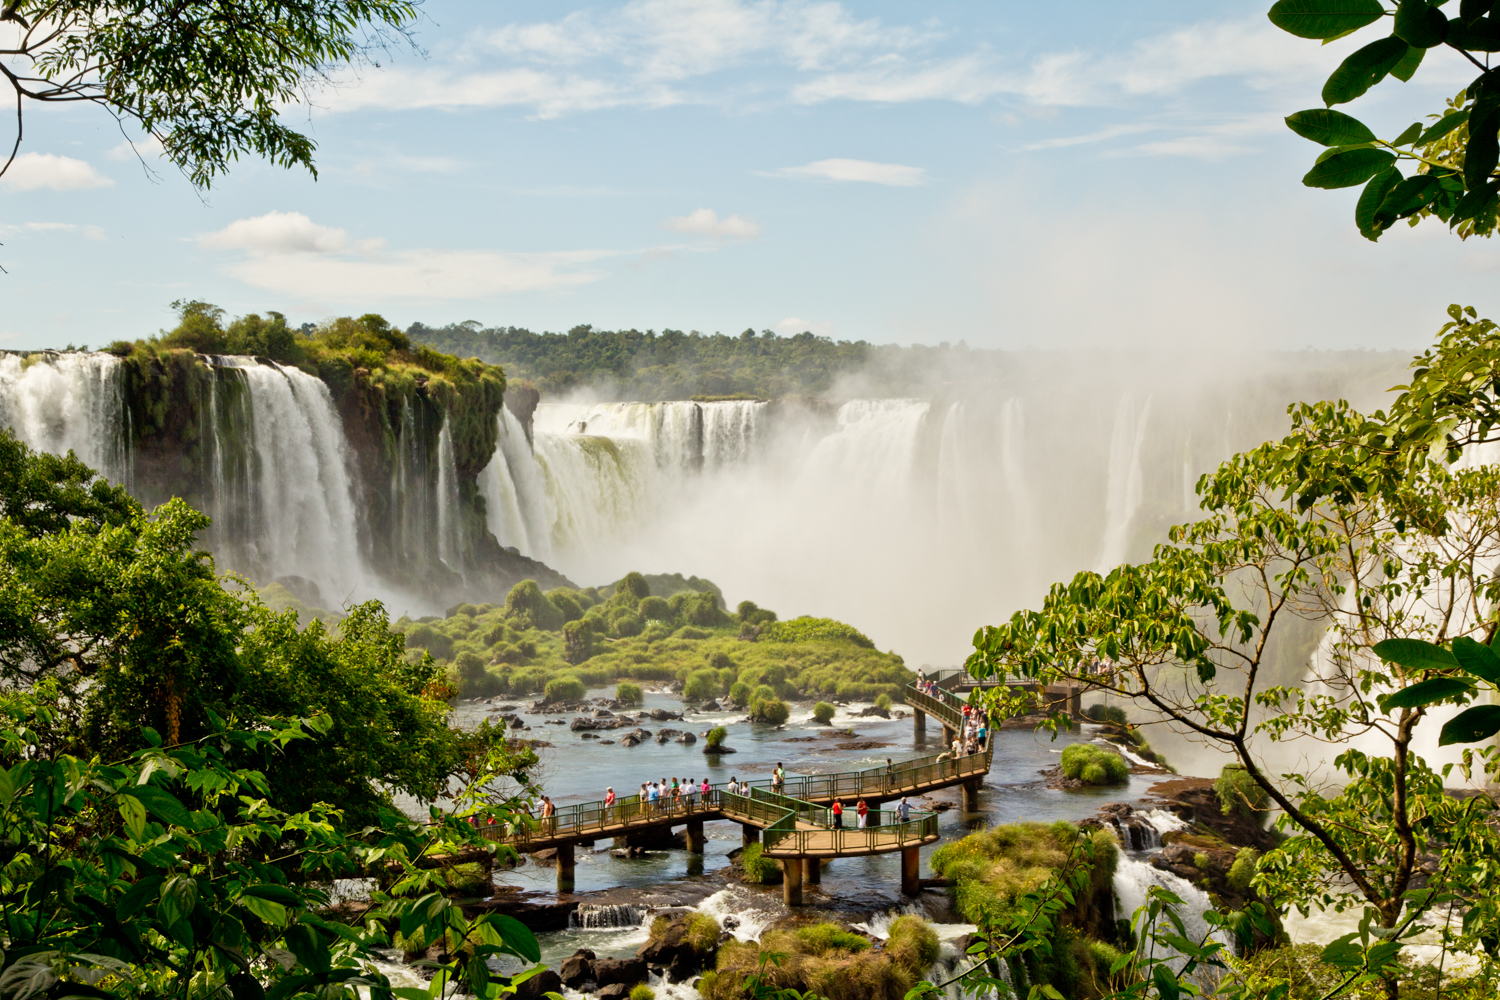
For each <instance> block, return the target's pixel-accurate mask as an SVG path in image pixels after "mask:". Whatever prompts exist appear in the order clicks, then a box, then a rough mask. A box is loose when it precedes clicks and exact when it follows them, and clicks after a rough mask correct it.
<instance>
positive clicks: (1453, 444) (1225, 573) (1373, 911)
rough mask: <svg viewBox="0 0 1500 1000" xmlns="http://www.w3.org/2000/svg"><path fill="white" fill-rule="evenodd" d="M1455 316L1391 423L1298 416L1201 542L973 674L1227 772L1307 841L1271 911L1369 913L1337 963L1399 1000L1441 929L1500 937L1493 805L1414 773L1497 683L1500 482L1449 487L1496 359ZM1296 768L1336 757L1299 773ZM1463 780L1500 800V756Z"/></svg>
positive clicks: (997, 644) (1224, 494) (1267, 879)
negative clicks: (1453, 926) (1105, 709)
mask: <svg viewBox="0 0 1500 1000" xmlns="http://www.w3.org/2000/svg"><path fill="white" fill-rule="evenodd" d="M1453 315H1454V317H1455V318H1454V319H1453V321H1452V322H1450V323H1449V324H1448V326H1447V327H1445V328H1444V330H1443V334H1442V338H1441V340H1440V341H1439V343H1438V345H1437V347H1436V348H1434V350H1432V351H1429V352H1427V353H1426V354H1424V355H1423V356H1422V357H1420V358H1418V359H1416V361H1415V363H1414V365H1413V368H1414V377H1413V382H1412V385H1411V386H1410V387H1409V388H1407V389H1406V391H1404V392H1403V393H1401V395H1400V396H1398V397H1397V399H1396V401H1395V403H1394V404H1393V406H1392V407H1391V411H1390V413H1389V414H1387V413H1380V412H1377V413H1376V414H1373V415H1371V416H1368V417H1366V416H1364V415H1361V414H1358V413H1356V412H1355V411H1353V410H1352V409H1350V408H1349V407H1348V406H1347V405H1346V404H1342V403H1339V404H1333V403H1320V404H1315V405H1304V406H1300V407H1296V408H1294V418H1295V428H1294V431H1293V433H1292V434H1291V435H1289V436H1288V437H1286V438H1284V439H1282V440H1280V441H1274V442H1268V443H1267V444H1265V445H1262V446H1261V447H1259V448H1257V449H1255V450H1253V451H1250V452H1247V453H1244V454H1241V455H1236V456H1234V457H1232V458H1231V459H1229V460H1228V461H1226V462H1225V463H1224V464H1223V465H1221V466H1220V467H1219V469H1218V470H1217V471H1215V472H1214V473H1211V474H1210V475H1207V476H1205V477H1204V478H1203V479H1202V480H1201V481H1200V483H1199V486H1198V491H1199V495H1200V496H1201V498H1202V508H1203V511H1204V516H1203V518H1202V519H1200V520H1198V521H1195V522H1193V523H1190V524H1186V525H1181V526H1178V527H1175V528H1173V529H1172V530H1171V532H1170V535H1169V540H1168V542H1166V543H1164V544H1162V545H1159V546H1157V547H1156V549H1155V551H1154V553H1153V555H1152V558H1151V559H1150V560H1149V561H1147V562H1145V563H1142V564H1140V565H1126V566H1120V567H1118V568H1116V569H1114V570H1112V571H1110V572H1109V573H1107V574H1104V575H1101V574H1098V573H1092V572H1088V573H1080V574H1078V575H1077V576H1075V577H1074V578H1073V580H1071V581H1070V582H1068V583H1066V584H1058V585H1056V586H1054V587H1053V588H1052V590H1051V592H1050V593H1049V594H1048V595H1047V597H1046V599H1045V601H1044V602H1043V604H1042V606H1041V608H1040V609H1038V610H1034V611H1023V612H1019V613H1017V614H1016V615H1015V616H1013V617H1012V619H1011V620H1010V621H1009V622H1008V623H1006V624H1004V625H1001V626H998V627H993V628H985V629H982V630H981V631H980V633H979V634H978V635H976V638H975V652H974V654H973V655H972V656H971V657H970V659H969V663H968V666H969V669H970V671H971V672H973V673H975V674H977V675H981V676H996V675H1000V676H1003V675H1004V674H1006V673H1019V674H1022V675H1024V676H1027V677H1033V678H1039V679H1042V680H1043V681H1045V682H1055V681H1064V680H1066V681H1071V682H1075V683H1083V684H1088V685H1092V686H1094V687H1095V688H1098V689H1102V690H1105V691H1108V692H1111V693H1114V694H1117V695H1120V696H1123V697H1128V698H1132V699H1135V700H1137V701H1138V702H1139V703H1142V704H1143V705H1144V706H1149V707H1150V708H1151V709H1153V710H1154V711H1155V713H1157V714H1158V715H1159V717H1160V718H1162V719H1164V720H1166V721H1167V722H1168V723H1169V724H1170V725H1172V726H1173V727H1174V728H1177V729H1179V730H1181V731H1183V732H1185V733H1187V734H1189V735H1191V736H1192V737H1194V738H1196V739H1198V740H1200V741H1206V742H1208V743H1210V744H1212V745H1215V746H1217V747H1219V748H1220V749H1221V750H1224V751H1226V752H1228V753H1230V754H1232V755H1233V756H1234V757H1235V758H1236V759H1237V762H1238V763H1239V764H1240V765H1241V766H1242V767H1243V768H1244V770H1245V772H1246V774H1247V775H1248V776H1249V778H1250V779H1251V780H1253V781H1254V782H1255V784H1256V785H1257V786H1259V788H1261V789H1262V790H1263V791H1264V792H1265V794H1266V796H1267V797H1268V798H1269V799H1270V801H1271V802H1272V803H1274V805H1275V807H1276V808H1277V809H1278V810H1279V811H1280V817H1279V819H1278V823H1279V825H1280V826H1281V828H1282V829H1283V830H1285V831H1286V832H1287V833H1288V834H1290V836H1289V838H1288V839H1287V840H1286V841H1285V842H1284V843H1283V844H1282V845H1280V846H1279V847H1278V848H1277V849H1275V850H1273V851H1271V852H1269V853H1268V854H1267V855H1266V856H1265V857H1264V858H1263V859H1262V860H1261V862H1260V866H1259V872H1258V874H1257V877H1256V885H1257V887H1258V889H1260V891H1261V892H1262V894H1263V895H1269V896H1271V897H1274V898H1276V899H1278V900H1279V901H1281V902H1282V903H1283V904H1290V905H1295V906H1298V907H1300V908H1302V909H1304V910H1306V909H1307V908H1308V907H1310V906H1314V905H1316V906H1322V907H1326V908H1330V909H1333V910H1336V911H1341V910H1344V909H1347V908H1351V907H1352V908H1355V909H1364V910H1365V911H1366V914H1367V916H1366V920H1365V923H1364V925H1363V926H1364V927H1365V928H1366V929H1367V931H1368V933H1367V934H1366V935H1365V937H1364V938H1363V939H1361V940H1360V941H1359V942H1358V943H1356V941H1355V940H1354V938H1353V937H1352V936H1351V939H1350V940H1347V941H1344V942H1342V943H1341V947H1340V948H1339V949H1333V950H1331V951H1330V952H1328V953H1327V954H1326V956H1325V957H1326V958H1327V960H1328V961H1331V962H1335V963H1342V964H1344V965H1347V966H1349V967H1350V980H1351V983H1352V982H1355V981H1358V980H1360V979H1361V978H1366V977H1374V978H1377V979H1379V980H1381V981H1382V982H1383V983H1384V986H1385V990H1386V993H1387V995H1389V996H1392V997H1394V996H1395V995H1396V991H1397V989H1398V984H1399V980H1400V978H1401V976H1402V972H1401V967H1400V966H1399V964H1398V957H1399V954H1400V950H1401V948H1402V946H1403V943H1404V942H1405V941H1407V940H1408V939H1409V938H1410V937H1411V936H1412V935H1414V934H1415V933H1417V932H1418V930H1419V929H1421V927H1422V925H1421V924H1420V920H1421V919H1422V916H1423V915H1424V914H1427V913H1429V912H1431V911H1432V910H1433V909H1434V908H1439V907H1447V906H1450V905H1451V906H1455V907H1457V908H1458V909H1459V910H1460V911H1462V912H1464V913H1465V914H1466V915H1465V919H1464V922H1463V926H1462V928H1461V930H1458V931H1455V932H1452V933H1449V932H1447V931H1445V932H1444V933H1445V934H1448V937H1449V940H1450V942H1451V943H1452V944H1453V945H1454V946H1455V947H1458V948H1460V949H1463V950H1468V951H1475V950H1479V949H1481V948H1483V947H1486V946H1488V943H1489V942H1491V941H1493V940H1495V939H1496V936H1497V933H1500V919H1497V918H1500V912H1497V908H1496V906H1495V903H1494V902H1493V901H1492V899H1491V898H1490V896H1491V894H1490V892H1489V890H1488V886H1489V885H1492V884H1493V878H1494V873H1495V872H1496V871H1497V868H1496V865H1497V862H1500V838H1497V836H1496V834H1495V830H1494V827H1493V820H1494V818H1495V817H1494V808H1495V807H1494V803H1493V801H1492V800H1491V799H1489V798H1488V797H1475V798H1471V799H1468V800H1464V801H1460V800H1458V799H1455V798H1453V797H1452V796H1450V795H1448V794H1446V793H1445V791H1444V784H1445V778H1448V777H1449V776H1450V773H1451V770H1452V769H1451V768H1444V769H1442V770H1441V771H1439V770H1434V769H1433V768H1432V767H1431V766H1429V764H1428V763H1427V762H1426V761H1425V760H1423V758H1422V757H1421V756H1420V755H1418V754H1417V753H1416V751H1415V742H1416V738H1417V732H1418V727H1419V726H1421V725H1422V723H1423V722H1424V720H1426V719H1427V718H1428V717H1429V716H1430V715H1431V714H1432V713H1433V712H1436V711H1443V710H1444V706H1455V705H1457V706H1464V705H1468V704H1470V703H1471V702H1473V701H1474V700H1475V699H1478V698H1483V697H1486V696H1487V693H1488V692H1489V691H1490V690H1492V689H1493V686H1494V683H1495V682H1496V681H1497V680H1500V657H1497V656H1495V655H1494V653H1492V651H1491V646H1490V644H1491V643H1492V642H1495V641H1496V639H1497V626H1500V605H1497V600H1496V599H1497V597H1500V577H1497V576H1496V566H1497V564H1500V468H1496V467H1495V466H1491V465H1484V464H1478V463H1474V464H1462V463H1460V464H1457V465H1450V464H1449V463H1450V462H1451V461H1456V460H1458V459H1460V458H1462V457H1463V455H1464V452H1465V449H1466V448H1468V447H1470V446H1472V445H1473V444H1476V443H1478V442H1481V441H1486V440H1489V438H1490V436H1491V435H1492V433H1493V432H1494V430H1495V426H1496V424H1495V421H1494V419H1493V416H1492V414H1493V412H1494V404H1495V399H1496V397H1495V391H1496V387H1497V385H1500V383H1497V377H1500V368H1497V367H1494V365H1493V361H1494V359H1495V356H1496V355H1495V352H1496V351H1497V350H1500V343H1496V340H1497V338H1495V337H1494V336H1493V332H1492V331H1493V327H1492V325H1490V324H1488V323H1486V322H1483V321H1476V320H1474V319H1473V317H1472V314H1470V313H1465V312H1463V311H1462V310H1458V309H1456V307H1455V310H1454V311H1453ZM1487 366H1488V367H1487ZM1310 646H1312V647H1315V649H1316V652H1315V654H1314V655H1313V657H1312V659H1311V667H1310V668H1309V667H1308V665H1307V663H1308V661H1307V659H1306V651H1307V650H1308V648H1309V647H1310ZM1309 670H1310V673H1309ZM1014 697H1015V699H1019V698H1020V697H1021V695H1020V694H1019V693H1018V694H1017V695H1015V696H1014ZM999 700H1000V701H1005V700H1006V699H1005V698H1001V699H999ZM1448 711H1451V709H1449V710H1448ZM1494 714H1495V710H1493V709H1491V708H1490V707H1489V706H1484V707H1482V708H1479V707H1476V708H1470V709H1469V710H1468V711H1467V712H1466V713H1464V715H1462V716H1460V717H1459V719H1458V720H1454V722H1452V723H1450V724H1449V726H1448V728H1447V729H1445V732H1444V739H1445V741H1447V742H1455V743H1458V742H1472V741H1474V740H1478V739H1483V738H1486V737H1488V736H1490V735H1493V734H1494V733H1495V732H1496V731H1497V730H1500V717H1497V718H1492V717H1491V716H1492V715H1494ZM1461 720H1466V721H1461ZM1491 722H1492V723H1493V725H1490V723H1491ZM1059 723H1060V720H1059V721H1058V722H1056V723H1054V725H1056V724H1059ZM1299 745H1302V746H1307V745H1311V746H1323V747H1329V748H1330V749H1328V750H1321V749H1320V750H1317V751H1310V752H1306V753H1305V759H1304V761H1303V764H1302V766H1295V767H1293V766H1287V763H1286V762H1287V761H1288V760H1292V759H1295V754H1296V748H1297V747H1298V746H1299ZM1327 757H1331V758H1332V759H1331V763H1332V771H1331V772H1330V771H1329V770H1327V769H1326V768H1323V767H1320V766H1319V763H1320V761H1322V760H1325V759H1326V758H1327ZM1461 770H1462V771H1463V772H1464V773H1465V774H1466V775H1467V776H1473V775H1474V774H1475V773H1476V772H1477V773H1478V774H1480V775H1481V776H1482V777H1487V778H1488V779H1490V780H1494V779H1495V778H1497V777H1500V756H1497V751H1496V748H1494V747H1493V746H1484V747H1477V748H1471V749H1470V750H1468V751H1467V752H1466V753H1465V755H1464V759H1463V763H1462V765H1461Z"/></svg>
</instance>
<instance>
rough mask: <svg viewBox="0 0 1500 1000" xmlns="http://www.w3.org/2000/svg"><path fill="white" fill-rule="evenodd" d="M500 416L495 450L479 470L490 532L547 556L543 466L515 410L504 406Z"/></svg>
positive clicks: (506, 542)
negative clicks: (488, 460) (513, 411)
mask: <svg viewBox="0 0 1500 1000" xmlns="http://www.w3.org/2000/svg"><path fill="white" fill-rule="evenodd" d="M496 420H497V422H498V424H499V427H498V431H497V433H498V438H497V440H496V444H495V454H494V455H493V456H492V457H491V459H490V464H489V465H486V466H485V467H484V469H483V470H481V471H480V473H479V492H480V494H481V495H483V497H484V500H485V509H486V516H487V518H488V525H489V529H490V534H492V535H494V536H495V540H496V541H498V542H499V543H500V544H501V545H502V546H505V547H508V548H514V549H515V550H516V551H518V552H520V553H521V554H522V555H525V556H530V557H531V558H533V559H539V560H541V561H542V562H546V561H547V560H548V559H550V558H551V557H552V546H551V538H550V537H549V532H548V522H547V493H546V485H545V484H544V483H543V481H542V470H541V466H540V465H538V464H537V460H536V456H535V455H534V454H532V451H531V443H530V442H529V441H527V440H526V430H525V428H523V427H522V426H521V422H520V421H519V420H517V419H516V416H515V414H513V413H511V412H510V410H509V409H508V408H507V407H503V406H502V407H501V408H500V415H499V416H498V417H497V418H496Z"/></svg>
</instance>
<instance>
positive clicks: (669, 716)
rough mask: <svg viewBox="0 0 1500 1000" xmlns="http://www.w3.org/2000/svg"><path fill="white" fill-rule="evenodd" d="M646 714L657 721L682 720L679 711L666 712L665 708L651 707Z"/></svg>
mask: <svg viewBox="0 0 1500 1000" xmlns="http://www.w3.org/2000/svg"><path fill="white" fill-rule="evenodd" d="M648 714H649V715H650V716H651V718H652V719H654V720H656V721H657V722H673V721H676V722H681V721H682V713H681V712H668V711H667V710H666V709H665V708H653V709H652V710H651V711H650V712H649V713H648Z"/></svg>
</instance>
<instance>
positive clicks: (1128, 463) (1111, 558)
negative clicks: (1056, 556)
mask: <svg viewBox="0 0 1500 1000" xmlns="http://www.w3.org/2000/svg"><path fill="white" fill-rule="evenodd" d="M1150 417H1151V399H1150V397H1147V399H1146V403H1145V405H1144V406H1142V407H1141V409H1140V412H1139V413H1137V412H1136V410H1135V407H1134V406H1133V405H1132V403H1131V400H1130V397H1129V396H1125V397H1122V398H1121V400H1120V405H1119V408H1118V410H1116V413H1115V428H1114V433H1113V435H1112V436H1111V439H1110V444H1109V474H1108V475H1109V479H1108V486H1107V489H1106V493H1105V497H1104V538H1103V541H1102V543H1101V544H1100V549H1099V559H1098V570H1099V572H1101V573H1108V572H1109V571H1110V570H1112V569H1114V568H1115V567H1116V566H1118V565H1119V564H1120V563H1122V562H1124V561H1125V557H1126V556H1127V555H1128V553H1129V548H1130V528H1131V524H1132V522H1134V520H1135V515H1136V513H1137V512H1138V511H1139V510H1140V508H1141V499H1142V490H1141V478H1142V474H1141V446H1142V445H1143V444H1144V443H1145V441H1146V424H1147V421H1148V420H1149V419H1150Z"/></svg>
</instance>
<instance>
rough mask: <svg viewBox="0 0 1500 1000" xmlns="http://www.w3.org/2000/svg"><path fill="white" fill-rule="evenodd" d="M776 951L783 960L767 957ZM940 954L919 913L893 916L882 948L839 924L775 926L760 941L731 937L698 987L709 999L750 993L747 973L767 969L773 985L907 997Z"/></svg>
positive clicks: (868, 998)
mask: <svg viewBox="0 0 1500 1000" xmlns="http://www.w3.org/2000/svg"><path fill="white" fill-rule="evenodd" d="M770 954H775V955H778V956H779V958H778V960H777V961H775V962H769V961H767V962H764V963H763V962H762V958H763V956H765V955H770ZM937 955H938V940H937V934H936V932H935V931H933V929H932V927H931V926H930V925H929V924H928V923H927V921H925V920H923V919H922V918H921V917H916V916H903V917H898V918H897V919H896V920H895V921H894V922H892V924H891V931H890V937H889V938H888V939H887V940H886V943H885V947H884V948H882V949H879V950H876V949H873V948H871V946H870V941H869V939H868V938H865V937H864V936H862V935H859V934H856V933H854V932H852V931H850V930H848V929H847V928H844V927H841V926H839V925H837V924H814V925H813V926H811V927H804V928H799V929H797V930H794V931H791V930H772V931H767V932H766V933H765V934H763V935H761V940H760V942H759V943H756V942H754V941H731V942H727V943H726V944H725V945H724V946H723V947H722V948H720V949H719V957H718V962H717V965H716V967H715V969H714V970H713V971H710V972H707V973H705V974H704V975H703V978H702V979H700V980H699V981H698V991H699V993H701V994H702V996H703V997H704V1000H739V998H741V997H742V996H745V995H746V993H745V989H746V983H745V980H746V977H747V976H749V975H750V974H752V973H755V972H757V971H763V972H764V974H765V977H766V983H765V985H766V986H768V987H770V988H772V989H777V990H785V989H793V990H799V991H808V992H810V993H812V994H816V995H817V996H819V997H822V998H826V1000H902V998H903V997H904V996H905V994H906V991H907V990H909V989H911V987H912V986H913V985H915V984H916V982H917V980H918V979H919V978H920V977H921V976H922V975H923V974H924V973H926V971H927V969H928V968H929V967H930V966H931V965H932V963H933V961H935V960H936V958H937ZM763 966H764V967H763Z"/></svg>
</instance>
